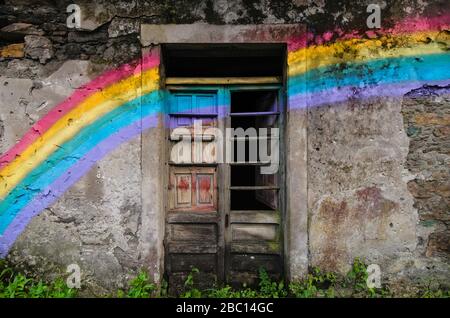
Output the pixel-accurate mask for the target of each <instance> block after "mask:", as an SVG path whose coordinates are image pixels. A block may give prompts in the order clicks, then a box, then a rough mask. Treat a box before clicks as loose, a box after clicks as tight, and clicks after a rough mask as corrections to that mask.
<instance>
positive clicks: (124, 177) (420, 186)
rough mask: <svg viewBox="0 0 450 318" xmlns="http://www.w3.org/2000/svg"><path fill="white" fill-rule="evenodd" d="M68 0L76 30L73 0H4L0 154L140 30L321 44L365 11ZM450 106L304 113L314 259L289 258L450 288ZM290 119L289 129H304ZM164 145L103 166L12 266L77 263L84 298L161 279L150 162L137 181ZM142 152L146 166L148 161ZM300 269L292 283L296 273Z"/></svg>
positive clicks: (397, 7) (127, 56) (126, 147)
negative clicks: (295, 35) (285, 34)
mask: <svg viewBox="0 0 450 318" xmlns="http://www.w3.org/2000/svg"><path fill="white" fill-rule="evenodd" d="M74 2H76V3H79V4H80V5H81V7H82V10H83V11H82V12H83V18H82V28H83V29H84V30H82V31H73V30H70V29H68V28H67V27H66V25H65V23H66V17H67V15H66V14H65V10H66V7H67V5H68V4H69V3H72V1H56V2H55V1H40V2H39V3H36V2H35V1H29V0H20V1H19V0H15V1H7V0H6V1H0V29H1V33H0V153H4V152H6V151H7V150H8V149H10V148H11V147H12V146H13V145H14V144H15V143H16V142H17V141H18V140H20V138H21V137H22V136H23V135H24V133H25V132H26V131H27V130H28V129H29V128H30V127H31V126H32V125H33V124H34V123H35V122H36V121H37V120H38V119H39V118H41V117H42V116H43V115H45V114H46V113H47V112H48V111H49V110H50V109H51V108H53V107H54V106H55V105H57V104H58V103H59V102H61V101H63V100H64V99H65V98H67V97H68V96H70V94H71V93H72V92H73V91H74V90H75V89H77V88H80V87H81V86H82V85H83V84H85V83H88V82H89V81H90V80H92V79H93V78H95V77H96V76H97V75H99V74H101V73H102V72H103V71H105V70H109V69H114V68H116V67H118V66H120V65H121V64H123V63H128V62H130V61H133V60H135V59H137V58H139V57H140V56H141V50H142V47H141V43H140V40H141V39H140V26H141V24H142V23H148V24H190V23H196V22H206V23H210V24H219V25H222V24H287V23H306V24H307V25H308V28H309V30H310V31H311V33H312V34H316V35H317V38H313V39H312V40H315V41H316V42H318V41H322V34H323V33H324V32H326V31H329V30H331V29H335V28H340V29H341V30H342V32H345V31H350V30H359V29H365V28H366V26H365V23H366V17H367V13H366V12H365V10H366V5H367V3H369V2H370V1H357V2H355V1H342V2H341V1H308V0H296V1H273V0H272V1H268V0H258V1H234V0H233V1H170V2H161V1H144V0H136V1H96V2H95V4H93V3H92V1H89V2H88V1H84V2H78V1H74ZM55 3H56V4H55ZM382 7H383V21H384V22H383V23H385V24H386V25H384V27H386V28H388V27H390V26H392V25H394V23H395V21H396V20H398V19H400V18H403V17H404V16H407V15H419V16H420V15H431V14H438V13H442V12H444V11H445V10H446V1H411V0H402V1H387V2H383V3H382ZM447 10H448V9H447ZM333 36H334V35H333ZM444 36H445V34H444ZM447 38H448V35H447ZM328 40H332V39H328ZM444 42H445V41H444ZM342 68H345V63H344V64H342V65H338V67H337V68H336V70H335V72H336V74H338V75H339V74H340V73H339V72H340V70H342ZM449 96H450V93H449V89H448V88H442V87H423V88H421V89H419V90H415V91H413V92H411V93H409V94H407V95H406V96H405V97H404V98H401V97H397V98H383V97H380V98H372V99H369V100H361V99H357V98H354V99H350V100H349V101H346V102H341V103H337V104H329V105H322V106H320V107H312V108H310V109H309V110H308V111H307V113H308V114H307V124H306V125H307V126H308V129H307V140H308V141H307V151H308V154H307V158H305V161H307V167H304V170H302V171H303V172H304V173H305V175H307V187H308V195H307V204H308V215H307V217H306V216H303V215H302V216H300V215H295V211H292V213H294V214H293V217H292V218H293V219H296V218H299V219H302V220H303V219H306V218H307V225H308V226H307V229H304V231H303V232H302V233H300V234H299V237H301V239H302V240H307V241H308V244H307V245H308V251H307V252H306V251H305V253H304V254H296V253H292V254H293V256H292V258H291V260H290V261H292V262H295V261H298V263H302V264H303V262H305V259H306V258H307V260H306V262H307V263H308V265H310V266H321V267H324V268H327V269H330V270H338V271H345V270H347V269H348V268H349V265H350V263H351V261H352V259H353V258H354V257H358V256H360V257H362V258H365V259H366V260H367V261H369V262H373V263H377V264H379V265H380V266H381V270H382V275H383V279H384V280H386V281H399V280H400V281H401V280H402V279H406V280H410V279H412V280H419V279H422V278H423V279H428V278H435V279H438V280H439V281H440V282H441V283H443V284H447V285H448V284H450V283H449V279H448V278H449V273H450V269H449V263H448V262H449V246H450V243H449V226H448V221H449V218H448V217H449V210H450V209H449V196H450V195H449V187H450V184H449V179H450V178H449V174H450V172H449V160H450V159H449V155H450V154H449V149H450V144H449V135H450V133H449V126H450V122H449V116H450V113H449V109H450V106H449V105H450V97H449ZM296 116H297V115H292V116H291V119H292V120H293V122H290V125H291V127H292V129H295V127H296V125H297V124H298V125H299V126H302V127H304V122H303V120H304V119H303V117H302V118H299V117H296ZM159 134H160V130H159V129H156V130H155V131H150V132H148V133H147V134H146V135H145V136H140V137H138V138H136V139H133V141H131V142H128V143H125V144H123V145H122V146H120V147H119V148H117V149H115V150H114V151H113V152H112V153H110V154H109V155H108V156H106V157H105V158H103V159H102V160H100V161H99V162H97V163H96V165H95V166H94V167H93V168H92V170H91V171H90V172H89V173H88V174H87V175H85V176H84V177H83V178H81V179H80V180H79V181H78V183H76V185H75V186H74V187H72V188H71V189H70V190H69V191H68V192H67V193H65V195H64V196H63V197H62V198H61V199H60V200H58V201H57V202H56V203H55V204H53V205H52V206H51V207H49V208H47V209H46V210H45V211H44V212H43V213H42V214H41V215H40V216H38V217H36V218H35V219H33V221H32V222H31V223H30V224H29V226H28V227H27V230H26V231H25V232H24V233H23V234H22V235H21V236H20V238H19V240H18V241H17V242H16V244H15V245H14V248H13V249H12V251H11V253H10V255H9V260H10V261H11V262H13V263H14V264H17V265H18V266H23V267H24V268H28V269H31V270H32V271H34V272H36V271H41V272H42V273H43V274H47V275H54V274H55V273H57V272H60V271H64V270H65V267H66V266H67V265H68V264H71V263H78V264H79V265H80V266H81V267H82V269H83V275H84V277H83V279H84V281H85V282H87V284H86V285H87V286H88V287H89V290H88V291H87V292H88V293H90V294H92V293H93V294H96V293H101V292H104V291H106V290H111V289H114V288H116V287H118V286H119V287H120V286H121V285H123V284H124V283H125V281H126V280H127V279H128V275H129V274H132V273H135V272H136V271H137V269H138V268H140V267H151V272H152V274H154V275H155V276H154V278H155V279H156V280H159V279H160V278H161V274H162V273H161V272H160V269H161V268H158V257H159V258H160V257H161V250H160V248H161V247H160V245H159V244H160V242H159V240H160V237H159V235H160V234H161V233H158V234H152V233H150V229H154V228H160V227H161V226H162V224H161V223H160V219H157V218H156V217H155V214H152V213H153V212H154V211H153V212H152V213H149V214H148V215H142V211H143V206H150V207H151V206H152V203H151V201H149V199H148V194H147V193H148V192H149V191H151V189H154V188H155V185H156V186H158V184H159V182H160V180H159V178H160V177H161V176H160V174H159V173H158V171H160V170H158V169H160V167H159V166H158V165H154V166H152V167H151V168H150V170H149V171H145V167H147V166H150V165H149V162H153V163H154V162H158V159H160V157H159V156H158V155H157V154H158V152H159V151H160V150H161V149H160V148H159V147H160V144H158V143H152V140H159V139H160V135H159ZM292 135H293V136H295V133H293V134H292ZM302 136H303V135H302ZM144 150H145V151H147V150H151V151H152V156H153V157H151V158H148V157H147V158H146V157H144V158H143V151H144ZM294 151H295V150H294ZM292 164H295V162H294V161H293V162H292ZM296 168H297V170H301V169H302V168H301V167H300V168H299V167H296ZM303 172H302V173H303ZM146 176H149V177H150V178H151V180H148V179H145V177H146ZM144 180H146V181H144ZM143 182H144V183H143ZM145 182H147V183H145ZM299 182H300V181H298V180H293V181H292V185H295V184H299ZM158 191H160V189H159V190H158ZM144 192H145V193H144ZM143 196H144V199H143ZM159 197H160V192H157V191H156V190H155V193H153V194H151V198H152V199H153V198H159ZM304 199H305V200H306V198H304ZM297 203H298V202H297ZM292 206H293V207H296V206H298V204H293V205H292ZM155 211H156V210H155ZM306 234H307V235H306ZM296 244H297V245H298V246H301V248H303V246H304V245H305V244H301V242H297V243H296ZM294 245H295V244H294ZM299 249H300V248H299ZM150 264H151V266H150ZM160 265H161V264H160ZM296 266H297V267H299V269H298V272H295V273H293V274H294V275H293V277H298V276H299V273H300V274H301V273H302V272H303V270H304V266H303V265H301V266H300V265H298V264H293V265H292V267H293V268H295V267H296Z"/></svg>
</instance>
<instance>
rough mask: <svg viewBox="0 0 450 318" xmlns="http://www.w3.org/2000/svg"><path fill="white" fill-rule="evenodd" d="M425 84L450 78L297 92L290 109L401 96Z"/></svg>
mask: <svg viewBox="0 0 450 318" xmlns="http://www.w3.org/2000/svg"><path fill="white" fill-rule="evenodd" d="M424 85H440V86H445V85H450V80H443V81H416V82H408V83H398V84H386V85H382V86H374V87H363V88H358V87H354V86H346V87H340V88H333V89H330V90H328V91H325V92H321V93H312V94H311V93H308V94H297V95H294V96H290V97H289V109H291V110H293V109H301V108H305V107H317V106H321V105H326V104H335V103H340V102H345V101H347V100H350V99H356V100H367V99H370V98H375V97H400V96H404V95H405V94H406V93H408V92H410V91H411V90H413V89H417V88H420V87H422V86H424Z"/></svg>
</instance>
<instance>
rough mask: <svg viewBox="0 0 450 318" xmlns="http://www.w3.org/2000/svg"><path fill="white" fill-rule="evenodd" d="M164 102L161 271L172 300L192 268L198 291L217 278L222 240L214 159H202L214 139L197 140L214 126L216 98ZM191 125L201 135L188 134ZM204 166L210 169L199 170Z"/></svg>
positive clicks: (191, 96)
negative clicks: (165, 151) (164, 188)
mask: <svg viewBox="0 0 450 318" xmlns="http://www.w3.org/2000/svg"><path fill="white" fill-rule="evenodd" d="M169 102H170V105H169V118H168V122H169V129H168V140H169V147H168V154H169V169H168V170H169V171H168V173H169V178H168V204H167V217H166V237H165V247H166V262H165V267H166V274H167V276H168V281H169V291H170V292H171V293H173V294H177V293H179V292H181V291H182V290H183V288H184V282H185V280H186V278H187V276H188V275H189V273H190V272H191V270H192V268H194V267H195V268H197V269H199V270H200V271H201V272H202V275H201V276H200V277H199V278H197V279H196V281H197V283H199V285H200V286H204V287H211V286H212V285H213V284H214V283H216V282H217V281H218V280H219V279H220V278H221V277H219V276H221V275H218V273H220V272H221V271H220V268H223V252H222V250H223V249H222V248H221V243H220V240H221V239H223V238H222V236H223V235H221V223H220V217H219V212H218V197H217V192H218V189H217V179H218V176H217V173H218V167H217V164H215V158H214V156H213V157H212V158H211V156H209V157H204V156H203V154H204V153H205V149H210V148H212V150H213V151H212V152H214V150H215V149H214V148H213V147H211V142H212V140H214V137H213V135H207V136H203V137H201V136H200V134H202V133H203V132H204V130H205V129H206V128H210V127H216V126H217V120H218V116H217V96H216V94H213V93H208V92H207V93H202V92H174V93H172V94H171V96H170V99H169ZM195 120H202V127H201V129H198V130H195V129H194V121H195ZM179 127H182V128H184V130H183V131H181V133H180V130H178V131H177V132H178V133H177V134H175V132H174V129H176V128H179ZM181 140H182V141H181ZM185 141H188V142H189V144H187V146H185V145H186V144H184V145H183V144H181V143H182V142H185ZM194 141H197V142H194ZM175 147H177V148H175ZM207 147H209V148H207ZM204 163H208V164H211V165H212V166H207V167H205V166H204V165H203V164H204ZM222 273H223V270H222Z"/></svg>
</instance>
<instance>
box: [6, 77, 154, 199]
mask: <svg viewBox="0 0 450 318" xmlns="http://www.w3.org/2000/svg"><path fill="white" fill-rule="evenodd" d="M158 88H159V73H158V68H152V69H150V70H148V71H146V72H144V73H143V74H142V77H141V76H140V74H136V75H133V76H131V77H129V78H127V79H125V80H122V81H120V82H118V83H116V84H113V85H111V86H109V87H107V88H106V89H104V90H102V91H100V92H98V93H95V94H93V95H91V96H89V97H88V98H86V99H85V100H84V101H83V102H81V103H80V105H79V106H77V107H76V108H74V109H73V110H72V111H70V112H69V113H68V114H66V115H65V116H64V117H62V118H61V119H60V120H58V121H57V122H56V123H55V124H54V125H53V126H52V127H51V128H50V129H49V130H47V131H46V132H45V133H44V134H43V135H42V136H41V137H40V138H38V139H37V140H36V141H35V142H34V143H32V144H31V145H30V146H28V148H27V149H26V150H25V151H24V152H22V153H21V155H20V157H17V158H16V159H15V160H14V161H12V162H11V163H10V164H9V165H7V166H5V167H4V168H3V170H2V171H1V172H0V177H1V179H0V198H3V197H5V196H6V195H7V194H8V193H9V192H10V191H11V190H12V189H13V188H14V187H15V186H16V185H17V184H18V183H19V182H20V181H21V180H22V179H23V178H24V177H25V176H26V175H27V174H28V173H29V172H30V171H32V170H33V169H34V168H35V167H37V166H38V165H39V164H40V163H41V162H43V161H44V160H45V159H46V158H47V157H48V156H49V155H50V154H52V153H53V152H54V151H55V150H56V149H58V147H60V146H61V145H63V144H64V143H65V142H66V141H68V140H70V139H71V138H72V137H73V136H75V135H76V134H77V133H78V132H79V131H80V130H81V129H82V128H83V127H86V126H87V125H89V124H92V123H93V122H94V121H95V120H97V119H98V118H100V117H102V116H103V115H105V114H107V113H109V112H111V111H112V110H114V109H115V108H117V107H120V106H121V105H122V104H124V103H126V102H128V101H131V100H133V99H135V98H137V97H139V96H142V94H146V93H148V92H150V91H153V90H156V89H158Z"/></svg>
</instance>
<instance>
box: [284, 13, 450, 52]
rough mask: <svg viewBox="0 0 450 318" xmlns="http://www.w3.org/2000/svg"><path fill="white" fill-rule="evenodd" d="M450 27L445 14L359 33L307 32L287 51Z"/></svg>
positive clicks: (412, 19) (407, 20)
mask: <svg viewBox="0 0 450 318" xmlns="http://www.w3.org/2000/svg"><path fill="white" fill-rule="evenodd" d="M449 27H450V13H445V14H442V15H439V16H436V17H429V18H426V17H423V18H409V19H405V20H403V21H400V22H399V23H397V24H396V25H395V26H394V27H392V28H388V29H374V30H369V29H368V30H367V31H366V32H363V33H361V32H360V31H357V30H353V31H350V32H349V31H347V32H344V31H343V30H342V29H340V28H336V29H334V30H331V31H327V32H324V33H323V34H313V33H311V32H308V33H307V34H305V35H302V36H300V37H298V38H296V39H292V40H291V41H289V43H288V50H289V51H296V50H298V49H302V48H305V47H307V46H311V45H324V44H327V43H331V42H336V41H339V40H350V39H360V38H367V37H369V38H372V37H377V36H380V35H381V36H382V35H402V34H410V33H417V32H425V31H441V30H444V29H448V28H449Z"/></svg>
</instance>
